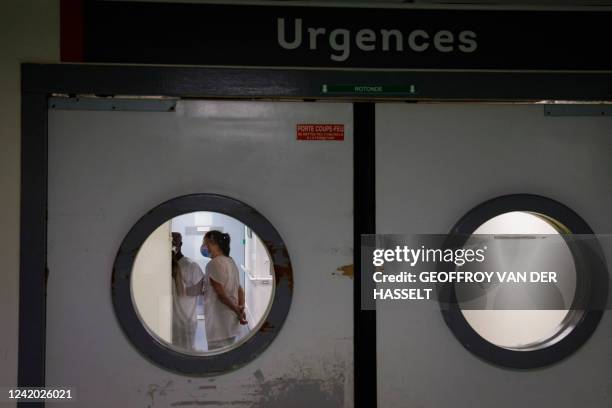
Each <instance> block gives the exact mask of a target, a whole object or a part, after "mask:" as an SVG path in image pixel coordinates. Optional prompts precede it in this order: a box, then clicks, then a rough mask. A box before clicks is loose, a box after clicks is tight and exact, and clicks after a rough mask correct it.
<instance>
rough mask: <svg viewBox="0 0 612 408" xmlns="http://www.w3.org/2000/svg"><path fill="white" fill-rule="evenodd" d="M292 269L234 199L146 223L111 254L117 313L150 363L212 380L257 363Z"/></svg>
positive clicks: (277, 241) (201, 200)
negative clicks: (222, 374) (224, 373)
mask: <svg viewBox="0 0 612 408" xmlns="http://www.w3.org/2000/svg"><path fill="white" fill-rule="evenodd" d="M291 294H292V270H291V263H290V261H289V256H288V252H287V248H286V247H285V245H284V243H283V241H282V239H281V238H280V235H279V234H278V232H277V231H276V229H275V228H274V227H273V226H272V225H271V224H270V223H269V222H268V221H267V220H266V219H265V218H264V217H263V216H262V215H261V214H259V213H258V212H257V211H255V210H254V209H253V208H251V207H249V206H248V205H246V204H244V203H241V202H239V201H237V200H234V199H231V198H228V197H223V196H219V195H210V194H198V195H190V196H184V197H179V198H175V199H172V200H170V201H168V202H166V203H163V204H161V205H160V206H158V207H156V208H154V209H153V210H151V211H150V212H148V213H147V214H146V215H145V216H143V217H142V218H141V219H140V220H139V221H138V222H137V223H136V224H135V225H134V226H133V227H132V228H131V230H130V231H129V233H128V234H127V236H126V237H125V239H124V241H123V243H122V244H121V248H120V250H119V252H118V254H117V257H116V260H115V265H114V270H113V280H112V295H113V304H114V307H115V312H116V315H117V318H118V320H119V323H120V324H121V327H122V329H123V330H124V332H125V333H126V335H127V337H128V338H129V340H130V341H131V342H132V343H133V344H134V346H135V347H136V348H137V349H138V350H139V351H140V352H141V353H142V354H143V355H144V356H145V357H147V358H148V359H150V360H151V361H153V362H154V363H156V364H158V365H160V366H162V367H164V368H166V369H169V370H172V371H175V372H178V373H183V374H189V375H209V374H216V373H220V372H225V371H228V370H232V369H235V368H237V367H240V366H241V365H244V364H246V363H248V362H249V361H250V360H252V359H253V358H256V357H257V355H258V354H259V353H261V352H262V351H263V350H264V349H265V348H266V347H267V346H268V345H269V344H270V343H271V342H272V340H273V338H274V337H275V335H276V334H277V333H278V330H280V328H281V326H282V324H283V322H284V320H285V317H286V315H287V313H288V310H289V306H290V303H291Z"/></svg>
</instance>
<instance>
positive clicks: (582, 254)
mask: <svg viewBox="0 0 612 408" xmlns="http://www.w3.org/2000/svg"><path fill="white" fill-rule="evenodd" d="M481 234H482V235H481ZM484 234H487V236H490V237H493V238H499V239H508V238H512V237H519V238H526V237H537V236H540V237H544V238H547V239H549V240H554V242H555V243H556V245H555V246H554V248H555V251H554V256H551V254H550V253H547V251H542V250H541V246H537V245H525V244H522V245H520V244H517V245H516V246H515V247H514V250H515V251H516V252H514V253H513V254H512V257H511V261H510V263H508V259H504V260H503V262H502V260H497V262H498V264H504V265H505V266H508V265H510V267H512V266H516V269H517V270H520V268H521V267H525V265H529V266H530V267H532V268H535V269H538V268H545V269H541V270H552V269H546V268H554V270H555V271H556V272H557V273H558V274H559V282H560V284H558V285H540V286H536V285H532V286H526V285H503V286H502V287H501V288H499V287H491V288H486V290H485V291H483V293H485V295H484V296H482V298H480V299H477V302H481V303H480V304H481V305H487V306H488V307H486V308H484V307H483V309H482V310H478V309H477V308H475V307H467V306H466V305H468V303H467V302H474V301H475V300H474V299H475V296H474V293H473V290H472V289H469V290H468V289H466V287H465V286H461V285H448V286H447V288H445V289H446V290H443V291H441V293H443V298H441V299H440V300H441V305H442V314H443V317H444V319H445V322H446V323H447V325H448V326H449V328H450V329H451V330H452V332H453V333H454V335H455V336H456V337H457V339H458V340H459V341H460V342H461V343H462V344H463V345H464V346H465V347H466V348H467V349H468V350H470V351H471V352H473V353H474V354H476V355H477V356H479V357H481V358H483V359H485V360H487V361H489V362H492V363H495V364H499V365H503V366H507V367H513V368H534V367H540V366H544V365H547V364H551V363H554V362H556V361H559V360H561V359H563V358H565V357H566V356H568V355H569V354H571V353H572V352H573V351H575V350H576V349H577V348H578V347H580V346H581V345H582V344H583V343H584V342H585V341H586V340H587V339H588V337H589V336H590V335H591V333H592V332H593V331H594V330H595V328H596V326H597V324H598V322H599V320H600V318H601V315H602V310H603V305H604V304H605V301H606V298H607V282H608V272H607V269H606V266H605V263H604V262H602V260H603V255H602V253H601V248H600V246H599V243H598V242H597V241H596V239H595V238H592V239H589V240H588V242H587V243H583V242H582V241H581V240H579V239H578V240H573V239H570V237H571V235H572V234H593V232H592V230H591V229H590V227H589V226H588V225H587V223H586V222H585V221H584V220H583V219H582V218H581V217H580V216H578V215H577V214H576V213H575V212H573V211H572V210H571V209H569V208H568V207H566V206H564V205H562V204H560V203H558V202H556V201H553V200H550V199H547V198H544V197H540V196H535V195H510V196H504V197H499V198H496V199H493V200H490V201H488V202H485V203H483V204H481V205H480V206H477V207H476V208H474V209H472V210H471V211H470V212H468V213H467V214H466V215H465V216H464V217H462V219H461V220H460V221H459V222H458V223H457V224H456V225H455V227H454V228H453V230H452V231H451V236H452V237H454V238H453V239H454V240H455V242H453V245H461V246H469V245H470V239H471V237H477V236H478V237H482V236H484ZM457 240H459V242H457ZM524 242H525V241H524V240H523V243H524ZM495 261H496V260H495V259H493V260H491V262H495ZM488 266H489V267H494V266H495V265H488ZM552 290H554V293H553V292H551V291H552ZM527 291H529V292H530V293H525V292H527ZM527 295H528V296H527ZM517 299H538V300H541V299H545V300H546V301H547V302H550V301H551V299H554V300H555V302H557V303H555V304H558V305H559V307H557V308H551V307H546V308H542V309H539V308H538V307H537V306H534V307H533V309H530V307H525V308H521V309H520V310H518V309H515V308H513V307H506V305H505V304H504V303H505V302H506V303H507V304H510V305H511V304H516V303H513V302H517V301H518V300H517ZM526 301H527V300H526ZM491 305H493V306H492V307H491Z"/></svg>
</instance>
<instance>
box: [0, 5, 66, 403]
mask: <svg viewBox="0 0 612 408" xmlns="http://www.w3.org/2000/svg"><path fill="white" fill-rule="evenodd" d="M0 27H1V34H2V35H0V50H2V52H0V89H2V93H1V94H0V107H1V109H0V191H2V200H0V225H2V234H0V261H1V262H2V268H0V274H1V278H2V284H1V285H0V299H2V301H1V304H0V306H1V307H0V322H1V324H2V329H1V330H0V386H8V387H10V386H15V385H16V383H17V332H18V315H19V313H18V310H19V307H18V299H19V283H18V282H19V202H20V200H19V194H20V158H19V157H20V138H21V137H20V112H21V110H20V74H19V71H20V63H21V62H58V61H59V1H58V0H12V1H10V0H9V1H3V2H2V3H0ZM6 406H9V405H8V404H7V405H6Z"/></svg>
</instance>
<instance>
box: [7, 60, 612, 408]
mask: <svg viewBox="0 0 612 408" xmlns="http://www.w3.org/2000/svg"><path fill="white" fill-rule="evenodd" d="M323 84H339V85H346V84H348V85H364V84H366V85H368V84H372V85H383V86H385V85H388V86H392V87H393V86H397V85H406V84H410V85H415V87H416V89H417V93H416V94H414V95H393V96H385V95H356V94H350V93H347V94H337V95H335V96H330V95H329V94H325V93H323V92H322V85H323ZM57 94H61V95H100V96H114V95H117V96H119V95H121V96H138V95H141V96H142V95H144V96H168V97H180V98H206V99H227V98H235V99H252V100H302V101H304V100H305V101H315V100H342V101H347V102H353V103H354V110H353V122H354V145H353V150H354V156H353V159H354V161H353V166H354V171H353V191H354V201H353V206H354V219H353V226H354V230H353V233H354V241H353V243H354V265H355V268H356V270H357V271H359V270H360V259H361V254H360V241H361V234H368V233H375V230H376V228H375V227H376V226H375V222H376V217H375V206H376V198H375V181H374V180H375V174H374V171H375V167H374V166H375V163H374V152H375V149H374V147H375V117H374V102H380V101H384V100H397V101H407V102H410V101H464V102H468V101H469V102H476V101H478V102H497V101H503V102H534V101H543V100H564V101H610V100H612V72H583V73H580V72H541V71H530V72H512V71H452V70H448V71H445V70H440V71H431V70H429V71H418V70H412V71H397V70H396V71H384V70H372V71H368V70H355V71H350V70H349V71H347V70H331V69H329V70H318V69H262V68H242V69H238V68H207V67H170V66H127V65H90V64H31V63H25V64H22V65H21V207H20V208H21V216H20V217H21V219H20V277H19V357H18V386H20V387H43V386H44V385H45V344H46V339H45V336H46V328H45V325H46V281H47V276H48V269H47V253H46V247H47V170H48V169H47V166H48V162H47V133H48V123H47V108H48V98H49V97H50V96H52V95H57ZM359 276H360V274H359V273H356V274H355V277H354V279H355V280H354V289H353V293H354V300H353V301H354V305H353V306H354V309H353V311H354V353H355V354H354V370H355V375H354V379H355V387H354V389H355V406H356V407H367V408H372V407H376V404H377V397H376V384H377V382H376V315H375V312H374V311H363V310H361V304H360V299H361V295H360V292H361V284H362V283H361V281H360V277H359ZM25 405H26V403H23V402H20V403H19V406H25ZM27 406H37V407H43V406H44V403H42V402H40V403H28V404H27Z"/></svg>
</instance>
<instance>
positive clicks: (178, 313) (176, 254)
mask: <svg viewBox="0 0 612 408" xmlns="http://www.w3.org/2000/svg"><path fill="white" fill-rule="evenodd" d="M182 246H183V239H182V236H181V234H180V233H178V232H173V233H172V283H173V285H172V344H173V345H175V346H177V347H179V348H181V349H183V350H187V351H195V333H196V326H197V313H196V306H197V301H198V296H200V295H202V291H203V288H204V274H203V273H202V269H200V267H199V266H198V264H197V263H196V262H195V261H193V260H192V259H191V258H188V257H186V256H184V255H183V253H182V251H181V247H182Z"/></svg>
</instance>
